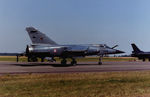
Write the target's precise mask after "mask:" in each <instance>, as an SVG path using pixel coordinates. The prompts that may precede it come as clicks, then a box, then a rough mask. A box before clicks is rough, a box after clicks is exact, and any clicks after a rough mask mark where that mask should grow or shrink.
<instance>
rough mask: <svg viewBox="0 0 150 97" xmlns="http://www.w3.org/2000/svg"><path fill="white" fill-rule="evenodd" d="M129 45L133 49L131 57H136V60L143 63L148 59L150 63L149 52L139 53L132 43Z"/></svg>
mask: <svg viewBox="0 0 150 97" xmlns="http://www.w3.org/2000/svg"><path fill="white" fill-rule="evenodd" d="M131 45H132V48H133V51H132V54H131V56H132V57H138V59H141V60H143V61H145V59H146V58H148V59H149V61H150V52H144V51H141V50H140V49H139V48H138V47H137V46H136V45H135V44H134V43H133V44H131Z"/></svg>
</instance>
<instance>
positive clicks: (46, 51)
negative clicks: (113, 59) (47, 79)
mask: <svg viewBox="0 0 150 97" xmlns="http://www.w3.org/2000/svg"><path fill="white" fill-rule="evenodd" d="M26 31H27V32H28V34H29V36H30V39H31V41H32V44H31V45H27V47H26V52H25V56H27V57H28V62H36V61H37V58H41V62H43V61H44V59H45V58H47V57H50V58H51V59H52V61H56V60H55V57H59V58H61V59H62V60H61V64H63V65H64V64H67V60H66V58H71V59H72V61H71V64H72V65H75V64H77V61H76V58H77V57H85V56H91V55H97V56H99V62H98V64H102V62H101V58H102V56H103V55H106V54H120V53H124V52H123V51H120V50H117V49H114V48H115V47H117V46H118V45H116V46H114V47H108V46H107V45H105V44H84V45H83V44H82V45H59V44H58V43H56V42H54V41H53V40H52V39H50V38H49V37H48V36H46V35H45V34H44V33H42V32H40V31H39V30H37V29H35V28H33V27H27V28H26Z"/></svg>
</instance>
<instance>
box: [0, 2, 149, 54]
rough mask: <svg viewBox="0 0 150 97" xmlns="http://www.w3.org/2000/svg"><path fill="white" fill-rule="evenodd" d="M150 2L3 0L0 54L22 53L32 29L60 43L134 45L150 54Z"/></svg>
mask: <svg viewBox="0 0 150 97" xmlns="http://www.w3.org/2000/svg"><path fill="white" fill-rule="evenodd" d="M149 5H150V0H0V52H23V51H25V48H26V45H28V44H31V40H30V39H29V36H28V34H27V32H26V31H25V28H26V27H29V26H33V27H35V28H37V29H38V30H40V31H41V32H44V33H45V34H46V35H47V36H49V37H50V38H51V39H53V40H54V41H55V42H57V43H58V44H107V45H108V46H112V47H113V46H114V45H119V47H117V48H118V49H120V50H123V51H125V52H126V54H130V53H131V51H132V48H131V45H130V44H131V43H136V44H137V45H138V46H139V48H140V49H142V50H144V51H150V43H149V42H150V6H149Z"/></svg>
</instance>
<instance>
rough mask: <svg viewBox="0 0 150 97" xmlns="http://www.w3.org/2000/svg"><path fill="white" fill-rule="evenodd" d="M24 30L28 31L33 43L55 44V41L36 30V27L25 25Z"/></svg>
mask: <svg viewBox="0 0 150 97" xmlns="http://www.w3.org/2000/svg"><path fill="white" fill-rule="evenodd" d="M26 31H27V32H28V34H29V36H30V39H31V41H32V43H33V44H50V45H57V43H56V42H54V41H53V40H51V39H50V38H49V37H48V36H46V35H45V34H44V33H42V32H40V31H38V30H37V29H35V28H33V27H27V28H26Z"/></svg>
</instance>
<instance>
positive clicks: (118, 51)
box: [116, 50, 125, 54]
mask: <svg viewBox="0 0 150 97" xmlns="http://www.w3.org/2000/svg"><path fill="white" fill-rule="evenodd" d="M116 53H117V54H120V53H125V52H124V51H120V50H116Z"/></svg>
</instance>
